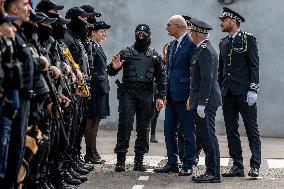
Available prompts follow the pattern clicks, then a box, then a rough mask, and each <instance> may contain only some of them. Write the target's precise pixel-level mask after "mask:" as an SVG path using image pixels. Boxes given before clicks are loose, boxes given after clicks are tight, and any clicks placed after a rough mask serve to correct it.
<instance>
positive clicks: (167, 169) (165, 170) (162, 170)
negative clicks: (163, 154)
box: [154, 164, 179, 173]
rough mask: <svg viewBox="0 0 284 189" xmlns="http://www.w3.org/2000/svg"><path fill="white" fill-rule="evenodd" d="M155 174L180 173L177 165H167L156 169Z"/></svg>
mask: <svg viewBox="0 0 284 189" xmlns="http://www.w3.org/2000/svg"><path fill="white" fill-rule="evenodd" d="M154 172H155V173H178V172H179V169H178V166H177V165H173V166H170V165H167V164H166V165H165V166H164V167H163V168H157V169H154Z"/></svg>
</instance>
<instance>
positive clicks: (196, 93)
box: [189, 18, 222, 183]
mask: <svg viewBox="0 0 284 189" xmlns="http://www.w3.org/2000/svg"><path fill="white" fill-rule="evenodd" d="M191 22H192V34H191V37H192V41H193V43H194V44H196V45H197V49H196V51H195V53H194V55H193V58H192V60H191V68H190V75H191V85H190V100H189V102H190V109H191V110H192V111H193V120H194V124H195V125H196V130H197V131H198V133H199V137H200V139H201V140H200V142H201V144H202V147H203V149H204V153H205V155H206V157H205V162H206V163H205V165H206V172H205V173H204V174H203V175H201V176H196V177H193V179H192V180H193V181H194V182H196V183H215V182H217V183H218V182H221V180H220V151H219V144H218V139H217V137H216V135H215V116H216V111H217V108H218V107H219V106H221V102H222V99H221V91H220V88H219V85H218V55H217V52H216V51H215V49H214V47H213V46H212V44H211V42H210V41H209V39H208V32H209V30H212V27H211V26H209V25H208V24H207V23H205V22H203V21H200V20H198V19H195V18H192V19H191Z"/></svg>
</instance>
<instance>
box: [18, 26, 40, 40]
mask: <svg viewBox="0 0 284 189" xmlns="http://www.w3.org/2000/svg"><path fill="white" fill-rule="evenodd" d="M21 27H22V28H23V29H24V34H25V36H26V38H27V39H28V40H30V39H32V36H33V34H34V33H35V32H36V30H37V26H36V25H34V24H31V23H29V22H23V24H22V25H21Z"/></svg>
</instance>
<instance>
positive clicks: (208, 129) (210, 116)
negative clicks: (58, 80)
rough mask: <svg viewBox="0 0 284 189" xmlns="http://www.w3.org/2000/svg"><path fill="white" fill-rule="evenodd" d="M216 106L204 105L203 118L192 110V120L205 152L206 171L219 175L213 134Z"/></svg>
mask: <svg viewBox="0 0 284 189" xmlns="http://www.w3.org/2000/svg"><path fill="white" fill-rule="evenodd" d="M216 111H217V107H206V108H205V118H201V117H199V115H198V114H197V111H196V109H194V110H193V121H194V123H195V125H196V130H197V132H198V133H199V137H200V138H199V139H200V142H201V145H202V148H203V150H204V153H205V156H206V157H205V165H206V173H208V174H211V175H214V176H216V177H220V151H219V143H218V139H217V137H216V134H215V116H216Z"/></svg>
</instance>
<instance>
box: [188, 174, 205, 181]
mask: <svg viewBox="0 0 284 189" xmlns="http://www.w3.org/2000/svg"><path fill="white" fill-rule="evenodd" d="M206 174H207V173H204V174H202V175H198V176H192V177H191V180H192V181H195V180H197V179H198V178H199V177H204V175H206Z"/></svg>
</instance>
